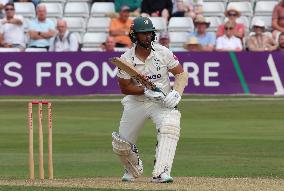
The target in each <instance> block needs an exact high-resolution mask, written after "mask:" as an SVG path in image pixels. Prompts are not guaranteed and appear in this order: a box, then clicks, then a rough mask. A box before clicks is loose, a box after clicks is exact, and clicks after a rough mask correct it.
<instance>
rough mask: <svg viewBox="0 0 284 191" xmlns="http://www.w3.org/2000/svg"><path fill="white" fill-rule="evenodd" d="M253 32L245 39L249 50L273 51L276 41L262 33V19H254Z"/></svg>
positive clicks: (263, 29) (263, 28)
mask: <svg viewBox="0 0 284 191" xmlns="http://www.w3.org/2000/svg"><path fill="white" fill-rule="evenodd" d="M252 26H253V32H254V33H255V34H253V35H251V36H250V37H249V38H248V40H247V46H248V49H249V50H250V51H273V50H276V48H277V43H276V42H275V41H274V40H273V39H272V38H271V37H270V36H268V35H266V34H265V33H264V31H265V24H264V22H263V21H262V20H259V19H255V20H254V21H253V23H252Z"/></svg>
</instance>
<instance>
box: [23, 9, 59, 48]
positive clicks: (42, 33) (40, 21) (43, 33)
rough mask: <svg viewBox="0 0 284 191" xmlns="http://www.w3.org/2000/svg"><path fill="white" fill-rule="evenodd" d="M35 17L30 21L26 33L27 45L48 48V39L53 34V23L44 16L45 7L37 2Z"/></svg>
mask: <svg viewBox="0 0 284 191" xmlns="http://www.w3.org/2000/svg"><path fill="white" fill-rule="evenodd" d="M36 13H37V18H36V19H34V20H33V21H31V22H30V24H29V28H28V34H29V36H30V41H29V47H31V48H46V49H47V50H48V49H49V45H50V42H49V40H50V39H51V38H52V37H53V36H54V35H55V25H54V23H53V22H52V21H51V20H50V19H47V18H46V7H45V5H44V4H39V5H38V6H37V7H36Z"/></svg>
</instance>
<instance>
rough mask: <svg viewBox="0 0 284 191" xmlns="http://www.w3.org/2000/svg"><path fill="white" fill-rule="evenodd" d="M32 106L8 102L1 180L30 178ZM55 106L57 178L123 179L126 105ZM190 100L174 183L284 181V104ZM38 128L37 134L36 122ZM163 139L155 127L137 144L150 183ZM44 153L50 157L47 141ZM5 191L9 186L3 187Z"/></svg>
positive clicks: (1, 137) (1, 102) (1, 130)
mask: <svg viewBox="0 0 284 191" xmlns="http://www.w3.org/2000/svg"><path fill="white" fill-rule="evenodd" d="M107 98H108V99H112V97H107ZM9 99H15V100H16V101H15V102H13V101H11V100H10V101H9ZM23 99H24V100H23ZM25 99H29V98H27V97H2V98H0V108H1V110H0V179H27V178H28V134H27V132H28V131H27V101H26V100H25ZM50 99H56V100H54V101H53V126H54V129H53V141H54V142H53V155H54V175H55V178H57V179H63V178H94V177H120V176H121V175H122V167H121V165H120V163H119V160H118V158H117V157H116V156H115V155H114V154H113V152H112V148H111V133H112V131H115V130H117V128H118V124H119V120H120V116H121V112H122V107H121V104H120V102H118V101H109V100H108V101H106V102H104V101H96V100H93V99H103V97H90V96H89V97H71V98H70V97H68V98H58V97H51V98H50ZM60 99H62V100H63V101H60ZM68 99H69V100H68ZM74 99H76V100H77V101H76V100H74ZM81 99H86V101H84V100H81ZM114 99H117V97H114ZM186 99H189V100H187V101H183V102H182V103H181V104H180V105H179V108H180V111H181V113H182V120H181V127H182V131H181V138H180V141H179V144H178V148H177V152H176V157H175V161H174V166H173V170H172V176H174V177H176V176H183V177H185V176H190V177H199V176H200V177H263V178H280V179H284V149H283V148H284V99H283V98H279V99H277V98H276V99H275V100H274V98H268V99H266V98H263V97H260V98H257V99H256V100H254V98H253V97H218V96H214V97H203V96H188V97H186ZM34 112H36V110H35V109H34ZM45 114H46V113H45ZM35 117H36V116H35ZM45 122H46V120H45ZM34 124H35V127H37V126H36V125H37V123H36V120H35V121H34ZM45 127H46V126H45ZM35 129H36V128H35ZM45 129H47V128H45ZM36 132H37V131H35V133H36ZM36 135H37V134H35V137H37V136H36ZM155 137H156V135H155V129H154V126H153V125H152V123H151V122H150V121H149V122H147V123H146V126H145V128H144V130H143V132H142V134H141V136H140V138H139V141H138V144H137V145H138V148H139V151H140V155H141V158H142V160H143V162H144V176H146V177H151V172H152V168H153V160H154V151H155V143H156V138H155ZM36 143H37V142H36V141H35V145H36V146H37V144H36ZM44 149H45V151H47V146H46V142H45V147H44ZM35 151H37V147H35ZM35 159H37V154H35ZM45 161H46V158H45ZM36 163H37V160H36ZM45 170H46V171H47V165H45ZM36 175H37V166H36ZM15 189H16V187H15ZM0 190H9V187H7V186H6V187H3V186H0ZM10 190H13V189H12V188H11V189H10ZM17 190H25V189H24V188H23V189H20V187H19V188H17ZM27 190H28V189H27ZM31 190H32V189H31ZM46 190H48V189H46ZM69 190H70V189H69Z"/></svg>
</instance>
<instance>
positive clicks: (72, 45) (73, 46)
mask: <svg viewBox="0 0 284 191" xmlns="http://www.w3.org/2000/svg"><path fill="white" fill-rule="evenodd" d="M56 28H57V31H58V33H57V35H56V36H55V37H53V38H52V40H51V43H50V47H49V51H55V52H75V51H78V47H79V43H78V39H77V37H76V36H75V34H74V33H71V32H69V31H68V29H67V23H66V21H64V20H63V19H59V20H57V26H56Z"/></svg>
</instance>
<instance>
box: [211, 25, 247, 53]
mask: <svg viewBox="0 0 284 191" xmlns="http://www.w3.org/2000/svg"><path fill="white" fill-rule="evenodd" d="M235 25H236V23H235V22H232V21H228V22H226V23H225V26H224V30H225V34H224V35H223V36H220V37H218V38H217V41H216V50H217V51H241V50H242V48H243V46H242V42H241V40H240V39H239V38H237V37H236V36H235V35H234V28H235V27H236V26H235Z"/></svg>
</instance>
